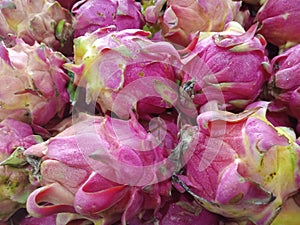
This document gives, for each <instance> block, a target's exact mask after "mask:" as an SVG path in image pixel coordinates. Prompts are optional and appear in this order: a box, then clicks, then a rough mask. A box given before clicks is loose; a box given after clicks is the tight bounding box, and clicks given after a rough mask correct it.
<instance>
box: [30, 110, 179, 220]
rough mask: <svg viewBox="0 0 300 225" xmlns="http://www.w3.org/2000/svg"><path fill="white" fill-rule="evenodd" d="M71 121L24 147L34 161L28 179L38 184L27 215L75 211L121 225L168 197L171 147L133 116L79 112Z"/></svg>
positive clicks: (154, 207) (172, 165)
mask: <svg viewBox="0 0 300 225" xmlns="http://www.w3.org/2000/svg"><path fill="white" fill-rule="evenodd" d="M76 121H79V122H74V125H73V126H71V127H69V128H67V129H65V130H64V131H63V132H61V133H59V134H58V135H57V136H55V137H53V138H50V139H48V140H47V141H46V142H43V143H41V144H37V145H34V146H32V147H31V148H28V149H27V150H26V151H25V155H26V156H27V158H28V159H29V162H31V164H32V165H35V166H34V168H35V170H33V172H32V177H36V179H37V181H39V183H40V184H41V187H40V188H38V189H36V190H35V191H34V192H32V193H31V195H30V196H29V198H28V201H27V210H28V212H29V214H30V215H31V216H34V217H43V216H49V215H52V214H57V213H58V214H61V213H77V214H78V215H79V216H83V217H85V218H88V219H89V220H91V221H95V222H97V221H98V222H99V221H102V223H103V224H113V223H114V222H118V221H120V222H122V224H126V221H128V220H130V219H132V218H133V217H134V216H136V215H137V214H139V213H142V212H143V211H144V210H154V211H155V212H156V211H157V210H158V209H159V208H160V207H161V206H162V205H163V202H164V201H165V199H168V198H169V197H170V190H171V182H170V179H168V178H170V176H171V173H172V168H173V171H174V162H173V161H172V160H167V157H168V155H169V153H170V152H171V149H167V148H166V147H165V146H166V145H165V144H164V143H160V144H159V143H156V142H155V140H156V138H154V136H153V135H152V134H151V133H148V132H147V131H146V130H145V129H144V128H143V127H142V126H141V125H140V124H139V123H138V122H137V120H135V119H134V118H132V119H130V120H128V121H123V120H118V119H113V118H110V117H99V116H89V115H86V114H81V115H80V116H79V117H78V118H77V119H76ZM87 143H88V144H87ZM145 146H148V147H149V148H150V149H148V148H147V149H144V148H145ZM152 147H153V148H152ZM145 150H147V151H145ZM150 150H151V151H150ZM167 169H170V171H167ZM168 174H169V175H168ZM42 202H44V203H51V204H50V205H49V204H45V205H43V204H42ZM102 223H101V224H102Z"/></svg>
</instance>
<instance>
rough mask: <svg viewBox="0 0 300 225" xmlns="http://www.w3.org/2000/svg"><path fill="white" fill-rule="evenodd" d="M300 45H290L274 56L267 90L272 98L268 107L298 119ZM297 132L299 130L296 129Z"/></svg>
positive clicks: (299, 116)
mask: <svg viewBox="0 0 300 225" xmlns="http://www.w3.org/2000/svg"><path fill="white" fill-rule="evenodd" d="M299 56H300V45H296V46H294V47H291V48H290V49H288V50H286V51H284V52H283V53H281V54H279V55H278V56H276V57H274V58H273V59H272V61H271V65H270V73H271V74H272V75H271V77H270V79H269V84H268V86H269V87H268V90H269V94H270V95H271V96H272V97H273V98H274V100H273V101H272V103H271V105H270V107H271V109H272V110H273V111H275V110H277V111H283V112H285V113H287V114H288V115H290V116H292V117H294V118H296V119H297V120H298V121H299V119H300V113H299V110H300V101H299V99H300V94H299V91H300V82H299V80H298V78H297V76H298V75H299V73H298V71H299V68H300V67H299V62H300V60H299ZM298 132H299V131H298Z"/></svg>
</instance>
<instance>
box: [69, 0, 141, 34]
mask: <svg viewBox="0 0 300 225" xmlns="http://www.w3.org/2000/svg"><path fill="white" fill-rule="evenodd" d="M72 13H73V14H74V15H75V21H76V22H75V25H74V37H75V38H76V37H79V36H82V35H84V34H85V33H87V32H89V33H90V32H93V31H95V30H97V29H99V28H101V27H107V26H110V25H115V26H116V29H117V30H124V29H141V28H143V26H144V17H143V15H142V13H141V5H140V3H138V2H135V1H134V0H125V1H120V0H105V1H103V0H92V1H87V0H81V1H79V2H77V3H75V5H74V6H73V8H72ZM91 21H93V22H91Z"/></svg>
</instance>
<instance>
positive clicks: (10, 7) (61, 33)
mask: <svg viewBox="0 0 300 225" xmlns="http://www.w3.org/2000/svg"><path fill="white" fill-rule="evenodd" d="M7 2H9V3H10V4H7ZM5 3H6V4H5ZM0 18H1V24H0V37H1V38H3V39H4V40H6V39H9V35H11V34H14V35H17V37H19V38H22V39H23V40H24V41H25V42H26V43H27V44H29V45H33V44H34V42H35V41H37V42H39V43H45V44H46V45H47V46H49V47H51V48H52V49H54V50H59V51H62V52H64V53H65V54H70V53H71V51H72V43H71V42H72V39H73V36H72V35H73V29H72V24H73V16H72V14H71V13H70V12H69V11H68V10H67V9H64V8H62V7H61V6H60V4H59V3H58V2H56V1H48V0H36V1H25V0H8V1H2V2H1V12H0Z"/></svg>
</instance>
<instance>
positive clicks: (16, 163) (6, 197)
mask: <svg viewBox="0 0 300 225" xmlns="http://www.w3.org/2000/svg"><path fill="white" fill-rule="evenodd" d="M36 143H37V141H36V138H35V136H34V135H33V133H32V129H31V127H30V126H29V125H28V124H25V123H22V122H20V121H16V120H14V119H5V120H3V121H1V122H0V162H1V163H0V222H5V221H7V220H8V219H9V217H10V216H12V215H13V213H14V212H15V211H17V210H18V209H19V208H22V207H25V204H26V199H27V196H28V195H29V193H30V192H32V191H33V190H34V189H35V187H34V186H33V185H31V184H30V181H29V177H28V173H29V169H27V168H26V167H23V166H25V164H26V160H25V159H24V157H22V153H23V151H24V149H25V148H28V147H30V146H31V145H34V144H36Z"/></svg>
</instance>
